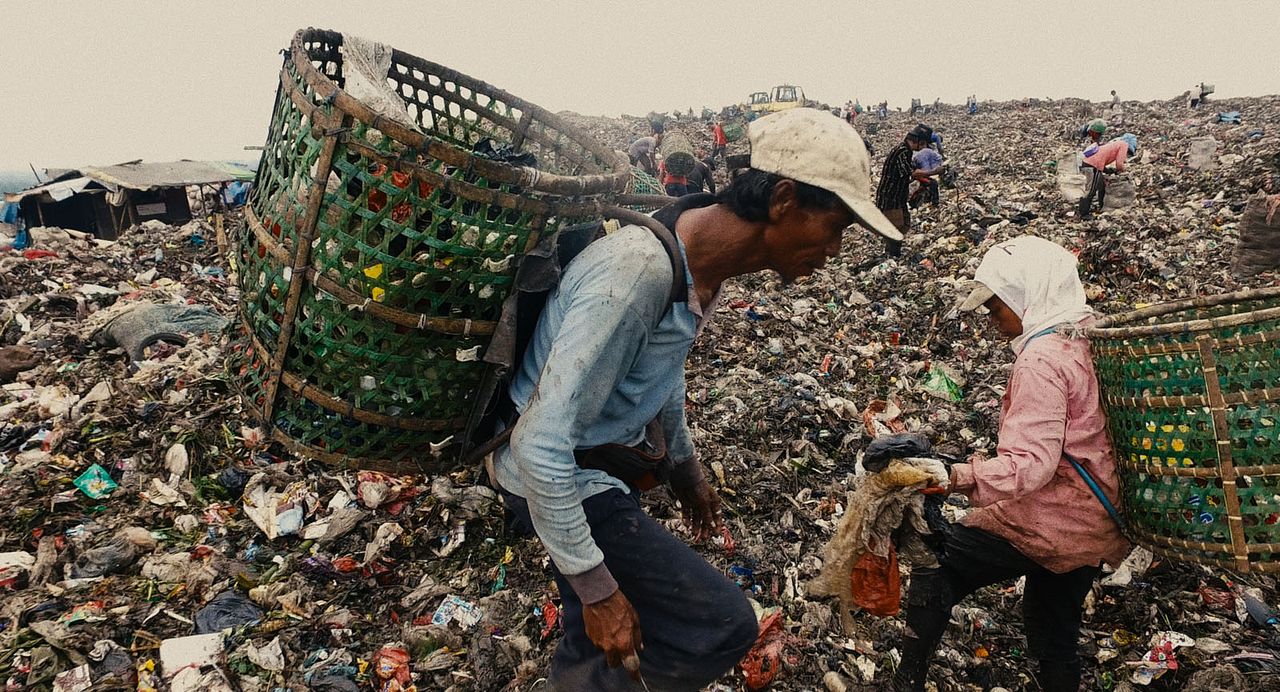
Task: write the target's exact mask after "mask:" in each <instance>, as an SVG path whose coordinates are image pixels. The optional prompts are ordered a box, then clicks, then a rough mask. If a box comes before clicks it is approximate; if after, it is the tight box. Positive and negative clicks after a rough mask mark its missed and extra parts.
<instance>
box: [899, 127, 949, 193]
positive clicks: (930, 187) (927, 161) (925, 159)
mask: <svg viewBox="0 0 1280 692" xmlns="http://www.w3.org/2000/svg"><path fill="white" fill-rule="evenodd" d="M937 136H938V135H937V134H935V135H934V137H937ZM938 144H939V146H941V141H939V142H938ZM911 165H912V167H913V168H914V169H915V170H913V171H912V173H911V177H912V179H914V180H915V181H916V184H917V187H916V191H915V192H913V193H912V194H911V196H910V198H908V200H907V206H909V207H911V208H915V207H918V206H920V204H922V203H924V202H928V203H930V204H937V203H938V199H939V195H938V180H937V178H938V176H940V175H942V173H943V171H944V170H945V169H946V165H947V164H946V162H945V161H944V160H943V158H942V154H941V153H940V152H939V151H938V149H935V148H933V147H932V146H930V147H925V148H924V149H921V150H920V151H917V152H915V153H914V154H912V155H911Z"/></svg>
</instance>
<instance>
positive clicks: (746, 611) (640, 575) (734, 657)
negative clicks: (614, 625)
mask: <svg viewBox="0 0 1280 692" xmlns="http://www.w3.org/2000/svg"><path fill="white" fill-rule="evenodd" d="M504 499H505V501H506V503H507V507H508V508H509V509H510V510H511V512H512V514H514V515H515V518H516V521H517V523H521V524H523V526H524V527H525V528H528V529H529V530H530V531H532V529H533V522H532V520H531V519H530V517H529V505H528V503H527V502H525V501H524V500H523V499H522V498H519V497H516V496H514V495H510V494H506V495H504ZM582 508H583V510H584V511H585V512H586V514H587V524H588V525H590V526H591V538H592V539H593V540H595V542H596V545H597V546H599V547H600V550H601V552H603V553H604V563H605V565H607V566H608V567H609V571H610V572H611V573H613V578H614V579H615V580H617V582H618V589H619V590H620V591H622V594H623V595H624V596H626V597H627V600H629V601H631V605H632V607H634V608H635V610H636V614H637V615H638V616H639V618H640V633H641V639H642V641H643V642H644V650H643V651H641V652H640V673H641V675H642V676H643V677H644V682H645V684H647V685H648V687H649V689H650V690H652V691H653V692H657V691H658V690H690V691H693V690H699V689H702V688H703V687H705V686H706V685H709V684H710V683H712V682H714V681H715V680H716V679H717V678H719V677H720V676H721V675H724V674H725V673H726V672H728V671H729V670H730V669H731V668H733V666H735V665H737V663H738V661H740V660H742V657H743V656H744V655H745V654H746V653H747V650H748V649H750V648H751V645H752V644H754V643H755V640H756V636H757V634H759V625H758V624H757V623H756V617H755V613H754V612H752V610H751V605H750V604H749V603H748V602H747V598H746V596H744V595H743V593H742V590H741V589H739V588H738V587H737V586H736V585H735V584H734V583H733V582H732V581H730V580H729V579H728V578H727V577H725V576H724V575H723V574H721V573H720V571H719V570H717V569H715V568H714V567H712V566H711V565H709V564H707V561H706V560H703V559H702V558H701V557H700V556H699V555H698V554H697V553H696V552H694V551H693V549H692V548H690V547H689V546H687V545H685V544H684V542H682V541H681V540H680V539H678V538H676V537H675V536H673V535H671V534H670V533H669V532H668V531H667V530H666V529H664V528H662V526H660V525H659V524H658V523H657V522H656V521H654V520H653V519H651V518H650V517H649V515H647V514H645V513H644V510H642V509H640V501H639V499H638V498H637V497H636V495H635V494H634V493H631V494H628V493H624V492H622V491H621V490H609V491H606V492H603V493H600V494H599V495H595V496H593V497H589V498H587V499H586V500H585V501H583V503H582ZM552 570H553V571H554V572H555V578H556V584H557V585H559V587H560V598H561V614H562V617H563V619H562V622H563V624H564V639H562V640H561V641H560V646H558V647H557V648H556V653H555V656H554V657H553V658H552V659H551V672H550V675H549V678H550V682H551V686H552V688H553V689H555V690H558V691H559V690H564V691H565V692H577V691H578V690H593V691H597V690H598V691H600V692H609V691H612V690H643V689H644V686H642V685H641V684H640V683H637V682H634V681H633V680H632V679H631V678H630V676H628V674H627V672H626V671H625V670H624V669H622V668H610V667H609V666H608V665H607V664H606V663H605V659H604V653H603V652H602V651H601V650H600V649H598V648H596V645H595V644H593V643H592V642H591V640H590V639H588V638H587V631H586V628H585V626H584V625H583V622H582V601H580V600H579V599H578V596H577V594H575V593H574V591H573V587H571V586H570V585H569V582H568V581H567V580H565V578H564V577H563V576H561V574H560V572H559V570H556V569H555V566H554V563H553V564H552Z"/></svg>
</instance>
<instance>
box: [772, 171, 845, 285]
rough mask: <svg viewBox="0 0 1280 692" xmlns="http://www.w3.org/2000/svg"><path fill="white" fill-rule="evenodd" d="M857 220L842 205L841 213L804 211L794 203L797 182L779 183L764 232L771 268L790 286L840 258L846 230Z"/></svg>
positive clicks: (817, 210) (829, 210)
mask: <svg viewBox="0 0 1280 692" xmlns="http://www.w3.org/2000/svg"><path fill="white" fill-rule="evenodd" d="M855 219H856V217H854V215H853V212H851V211H849V209H848V208H846V207H844V206H843V205H841V206H840V207H839V208H838V209H819V208H813V207H801V206H799V204H798V203H797V200H796V199H795V182H794V181H791V180H783V181H781V182H779V183H778V186H777V187H776V188H774V198H773V202H772V203H771V205H770V210H769V221H770V224H769V226H768V228H766V230H765V244H766V246H767V249H768V252H769V261H770V268H772V269H773V270H774V271H776V272H778V274H780V275H781V276H782V279H783V281H785V282H787V283H791V282H792V281H795V280H796V279H798V278H800V277H802V276H808V275H810V274H812V273H813V272H815V271H817V270H818V269H821V268H822V267H823V266H825V265H826V263H827V260H828V259H829V258H831V257H835V256H836V255H838V254H840V240H841V238H842V237H843V235H844V230H845V229H846V228H848V227H849V226H851V225H852V224H853V222H854V221H855Z"/></svg>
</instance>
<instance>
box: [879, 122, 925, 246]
mask: <svg viewBox="0 0 1280 692" xmlns="http://www.w3.org/2000/svg"><path fill="white" fill-rule="evenodd" d="M932 139H933V128H931V127H929V126H928V125H925V124H923V123H921V124H919V125H916V126H915V127H914V128H912V129H911V131H910V132H908V133H907V136H906V137H904V138H903V139H902V141H901V142H899V143H898V145H897V146H895V147H894V148H892V149H890V150H889V153H888V155H887V156H885V159H884V168H883V169H882V170H881V172H880V186H879V187H878V188H876V206H877V207H878V208H879V209H880V211H881V212H882V213H884V215H885V218H887V219H889V221H890V223H892V224H893V225H894V226H895V227H896V228H897V229H898V231H899V232H901V233H902V234H903V235H904V236H905V235H906V234H907V232H908V231H909V230H911V211H910V210H909V208H908V206H907V202H908V198H909V196H910V194H911V178H912V174H913V173H914V171H915V169H914V168H912V166H911V155H912V153H913V152H917V151H920V150H921V149H925V148H928V146H929V141H930V140H932ZM885 252H886V253H887V254H888V255H889V256H890V257H900V256H901V255H902V241H900V240H886V241H885Z"/></svg>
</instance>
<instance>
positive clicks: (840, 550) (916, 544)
mask: <svg viewBox="0 0 1280 692" xmlns="http://www.w3.org/2000/svg"><path fill="white" fill-rule="evenodd" d="M937 466H940V464H939V462H938V461H937V460H934V459H913V458H908V459H894V460H893V461H892V462H890V463H889V465H888V466H887V467H886V468H885V469H884V470H883V471H880V472H879V473H868V474H867V475H866V476H864V477H862V479H861V480H860V482H859V483H858V485H857V488H856V489H855V490H854V491H853V492H851V493H849V496H848V499H847V501H846V503H845V507H846V510H845V514H844V517H843V518H842V519H841V521H840V525H839V526H838V527H837V529H836V534H835V536H834V537H832V538H831V540H830V541H828V542H827V545H826V546H825V547H824V548H823V551H822V556H823V565H822V572H821V573H820V574H819V575H818V577H817V578H815V579H813V580H812V581H810V582H809V584H808V594H809V595H810V596H836V597H837V598H839V599H840V604H841V608H840V615H841V618H842V620H843V621H844V624H845V628H846V631H852V628H853V619H852V616H851V614H850V611H851V610H852V609H853V608H854V607H855V606H857V605H858V599H857V598H856V597H855V594H854V587H853V582H852V578H853V576H854V575H855V574H858V575H862V576H867V575H869V574H880V575H887V572H886V571H885V570H884V569H878V570H876V571H874V572H868V571H866V570H865V569H864V570H863V571H857V570H855V567H856V566H858V565H859V561H860V560H862V558H863V555H864V554H868V553H869V554H871V555H874V556H876V557H879V558H881V559H883V560H885V561H886V563H887V562H889V561H890V554H891V552H892V551H894V550H895V545H894V543H893V541H892V540H891V538H890V536H891V535H892V536H895V537H896V538H897V539H898V545H897V546H896V553H897V554H898V555H899V556H901V557H905V558H906V559H907V560H908V561H910V562H911V563H912V564H917V565H920V566H922V567H929V566H937V564H938V561H937V557H936V556H935V555H934V553H933V552H932V551H931V550H930V549H929V547H928V546H927V545H926V544H925V542H924V541H923V539H922V538H921V536H922V535H928V534H930V533H931V531H930V529H929V525H928V523H927V521H926V520H925V517H924V498H925V496H924V495H922V494H921V493H920V491H921V490H923V489H925V488H926V487H928V486H930V485H938V484H939V483H943V484H945V482H946V478H945V475H944V477H942V478H939V477H938V473H939V472H938V471H937V470H936V469H937ZM942 473H943V474H945V471H943V472H942ZM902 528H906V529H909V530H906V531H902V530H900V529H902ZM864 566H865V565H864ZM884 588H889V587H888V586H887V585H886V586H885V587H884ZM876 600H877V603H882V602H883V601H884V597H883V596H880V597H879V598H877V599H876Z"/></svg>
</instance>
